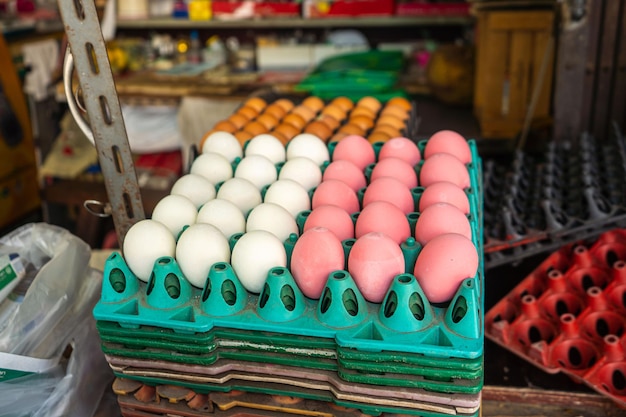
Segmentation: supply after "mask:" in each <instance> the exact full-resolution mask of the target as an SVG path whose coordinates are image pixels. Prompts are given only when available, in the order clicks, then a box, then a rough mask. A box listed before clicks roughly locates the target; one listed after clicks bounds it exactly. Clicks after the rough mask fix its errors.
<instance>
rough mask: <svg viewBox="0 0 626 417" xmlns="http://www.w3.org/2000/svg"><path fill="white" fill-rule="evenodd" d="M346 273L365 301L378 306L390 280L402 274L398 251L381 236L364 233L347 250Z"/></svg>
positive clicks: (400, 255)
mask: <svg viewBox="0 0 626 417" xmlns="http://www.w3.org/2000/svg"><path fill="white" fill-rule="evenodd" d="M348 272H349V273H350V275H352V278H353V279H354V282H355V283H356V286H357V287H358V288H359V291H360V292H361V294H362V295H363V297H364V298H365V299H366V300H367V301H371V302H372V303H380V302H381V301H382V300H383V299H384V298H385V294H386V293H387V290H388V289H389V285H391V282H392V281H393V279H394V278H395V277H396V276H397V275H400V274H402V273H404V257H403V256H402V250H401V249H400V246H399V245H398V244H397V243H396V242H394V241H393V240H392V239H390V238H389V237H388V236H387V235H385V234H383V233H377V232H373V233H367V234H365V235H363V236H361V237H360V238H358V239H357V240H356V242H354V245H353V246H352V249H350V254H349V255H348Z"/></svg>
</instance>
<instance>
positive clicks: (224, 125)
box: [213, 120, 237, 133]
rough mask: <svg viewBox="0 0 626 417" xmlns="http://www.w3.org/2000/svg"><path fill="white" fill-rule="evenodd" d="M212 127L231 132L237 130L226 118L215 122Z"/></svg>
mask: <svg viewBox="0 0 626 417" xmlns="http://www.w3.org/2000/svg"><path fill="white" fill-rule="evenodd" d="M213 129H214V130H221V131H222V132H228V133H233V132H235V131H236V130H237V126H235V125H234V124H233V123H231V122H230V121H228V120H220V121H219V122H217V123H215V125H214V126H213Z"/></svg>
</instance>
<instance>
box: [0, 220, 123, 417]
mask: <svg viewBox="0 0 626 417" xmlns="http://www.w3.org/2000/svg"><path fill="white" fill-rule="evenodd" d="M9 253H17V254H19V256H20V258H21V260H22V262H23V263H24V264H25V265H26V271H27V277H26V278H25V280H32V282H30V286H29V287H28V290H27V291H26V292H25V294H21V293H19V291H18V292H14V293H13V294H11V296H9V298H8V299H6V300H4V301H3V302H2V304H0V310H3V311H4V313H5V316H6V317H8V319H6V320H4V323H5V325H4V326H3V327H2V329H1V330H0V417H17V416H19V417H23V416H28V417H44V416H45V417H55V416H59V417H61V416H63V417H66V416H68V417H87V416H91V415H93V413H94V412H95V410H96V407H97V405H98V402H99V399H100V398H101V397H102V394H103V392H104V390H105V388H106V387H107V386H108V385H110V383H111V382H112V380H113V373H112V371H111V369H110V367H109V366H108V364H107V362H106V360H105V358H104V354H103V353H102V350H101V349H100V338H99V337H98V332H97V330H96V328H95V320H94V318H93V316H92V313H91V311H92V310H93V307H94V306H95V304H96V303H97V301H98V299H99V296H100V289H101V284H102V273H101V272H100V271H97V270H95V269H92V268H90V267H89V259H90V256H91V250H90V248H89V246H88V245H87V244H86V243H85V242H83V241H82V240H80V239H79V238H78V237H76V236H74V235H72V234H71V233H69V232H68V231H67V230H65V229H62V228H60V227H57V226H52V225H49V224H45V223H35V224H28V225H26V226H23V227H21V228H19V229H17V230H15V231H14V232H12V233H10V234H9V235H7V236H5V237H3V238H1V239H0V255H2V254H9ZM18 288H20V285H18V287H17V288H16V290H17V289H18ZM7 306H8V307H7ZM68 347H71V348H72V349H71V354H69V355H68V354H67V353H66V354H65V355H64V352H67V351H68ZM38 361H39V362H38ZM21 362H24V363H28V364H31V365H32V363H35V364H38V363H42V364H44V365H42V369H41V371H40V372H39V371H37V370H35V371H34V372H33V370H32V369H20V368H19V363H21ZM31 368H32V366H31ZM3 369H4V370H6V372H7V373H8V372H15V373H14V375H15V374H20V372H21V371H28V372H31V373H25V374H24V375H23V376H20V377H17V378H13V379H10V380H3V377H2V372H3Z"/></svg>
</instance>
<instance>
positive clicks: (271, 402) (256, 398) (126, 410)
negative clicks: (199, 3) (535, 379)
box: [113, 378, 479, 417]
mask: <svg viewBox="0 0 626 417" xmlns="http://www.w3.org/2000/svg"><path fill="white" fill-rule="evenodd" d="M113 391H114V392H115V393H116V394H117V399H118V404H119V405H120V408H121V411H122V415H124V416H126V417H131V416H132V417H147V416H153V415H154V416H159V417H161V416H163V415H184V416H188V417H200V416H208V415H211V416H216V417H230V416H248V417H257V416H258V417H274V416H277V415H279V416H291V415H298V416H311V417H320V416H334V417H363V415H364V414H363V411H362V410H360V409H358V408H354V407H342V406H338V405H337V404H335V403H331V402H327V401H316V400H313V399H307V398H301V397H287V396H283V395H279V394H277V395H268V394H262V393H254V392H245V393H244V392H241V391H231V392H228V393H220V392H211V393H210V394H205V393H201V392H195V391H193V390H191V389H188V388H181V387H177V386H173V385H169V384H168V385H156V386H151V385H146V384H143V383H142V382H140V381H133V380H128V379H123V378H116V379H115V380H114V382H113ZM424 408H425V410H424V411H422V412H421V413H420V415H423V416H426V417H438V416H449V415H460V416H468V417H471V416H478V415H479V413H478V412H473V413H470V412H468V413H461V414H456V413H451V412H450V411H451V410H450V409H449V408H447V407H445V406H444V407H442V406H436V405H426V404H424ZM458 410H459V411H464V410H462V409H461V408H459V409H458ZM369 411H370V412H371V414H372V415H374V413H373V412H374V411H375V410H369ZM152 413H154V414H152ZM376 415H380V416H381V417H400V416H401V415H400V414H396V413H383V412H379V413H378V414H376Z"/></svg>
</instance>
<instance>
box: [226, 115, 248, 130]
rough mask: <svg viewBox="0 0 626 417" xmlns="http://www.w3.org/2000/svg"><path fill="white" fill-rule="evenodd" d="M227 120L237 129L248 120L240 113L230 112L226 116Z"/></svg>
mask: <svg viewBox="0 0 626 417" xmlns="http://www.w3.org/2000/svg"><path fill="white" fill-rule="evenodd" d="M228 121H229V122H231V123H232V124H234V125H235V126H237V129H241V128H242V127H243V126H244V125H245V124H246V123H248V122H249V121H250V119H248V118H247V117H246V116H244V115H243V114H241V113H235V114H231V115H230V116H229V117H228Z"/></svg>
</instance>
